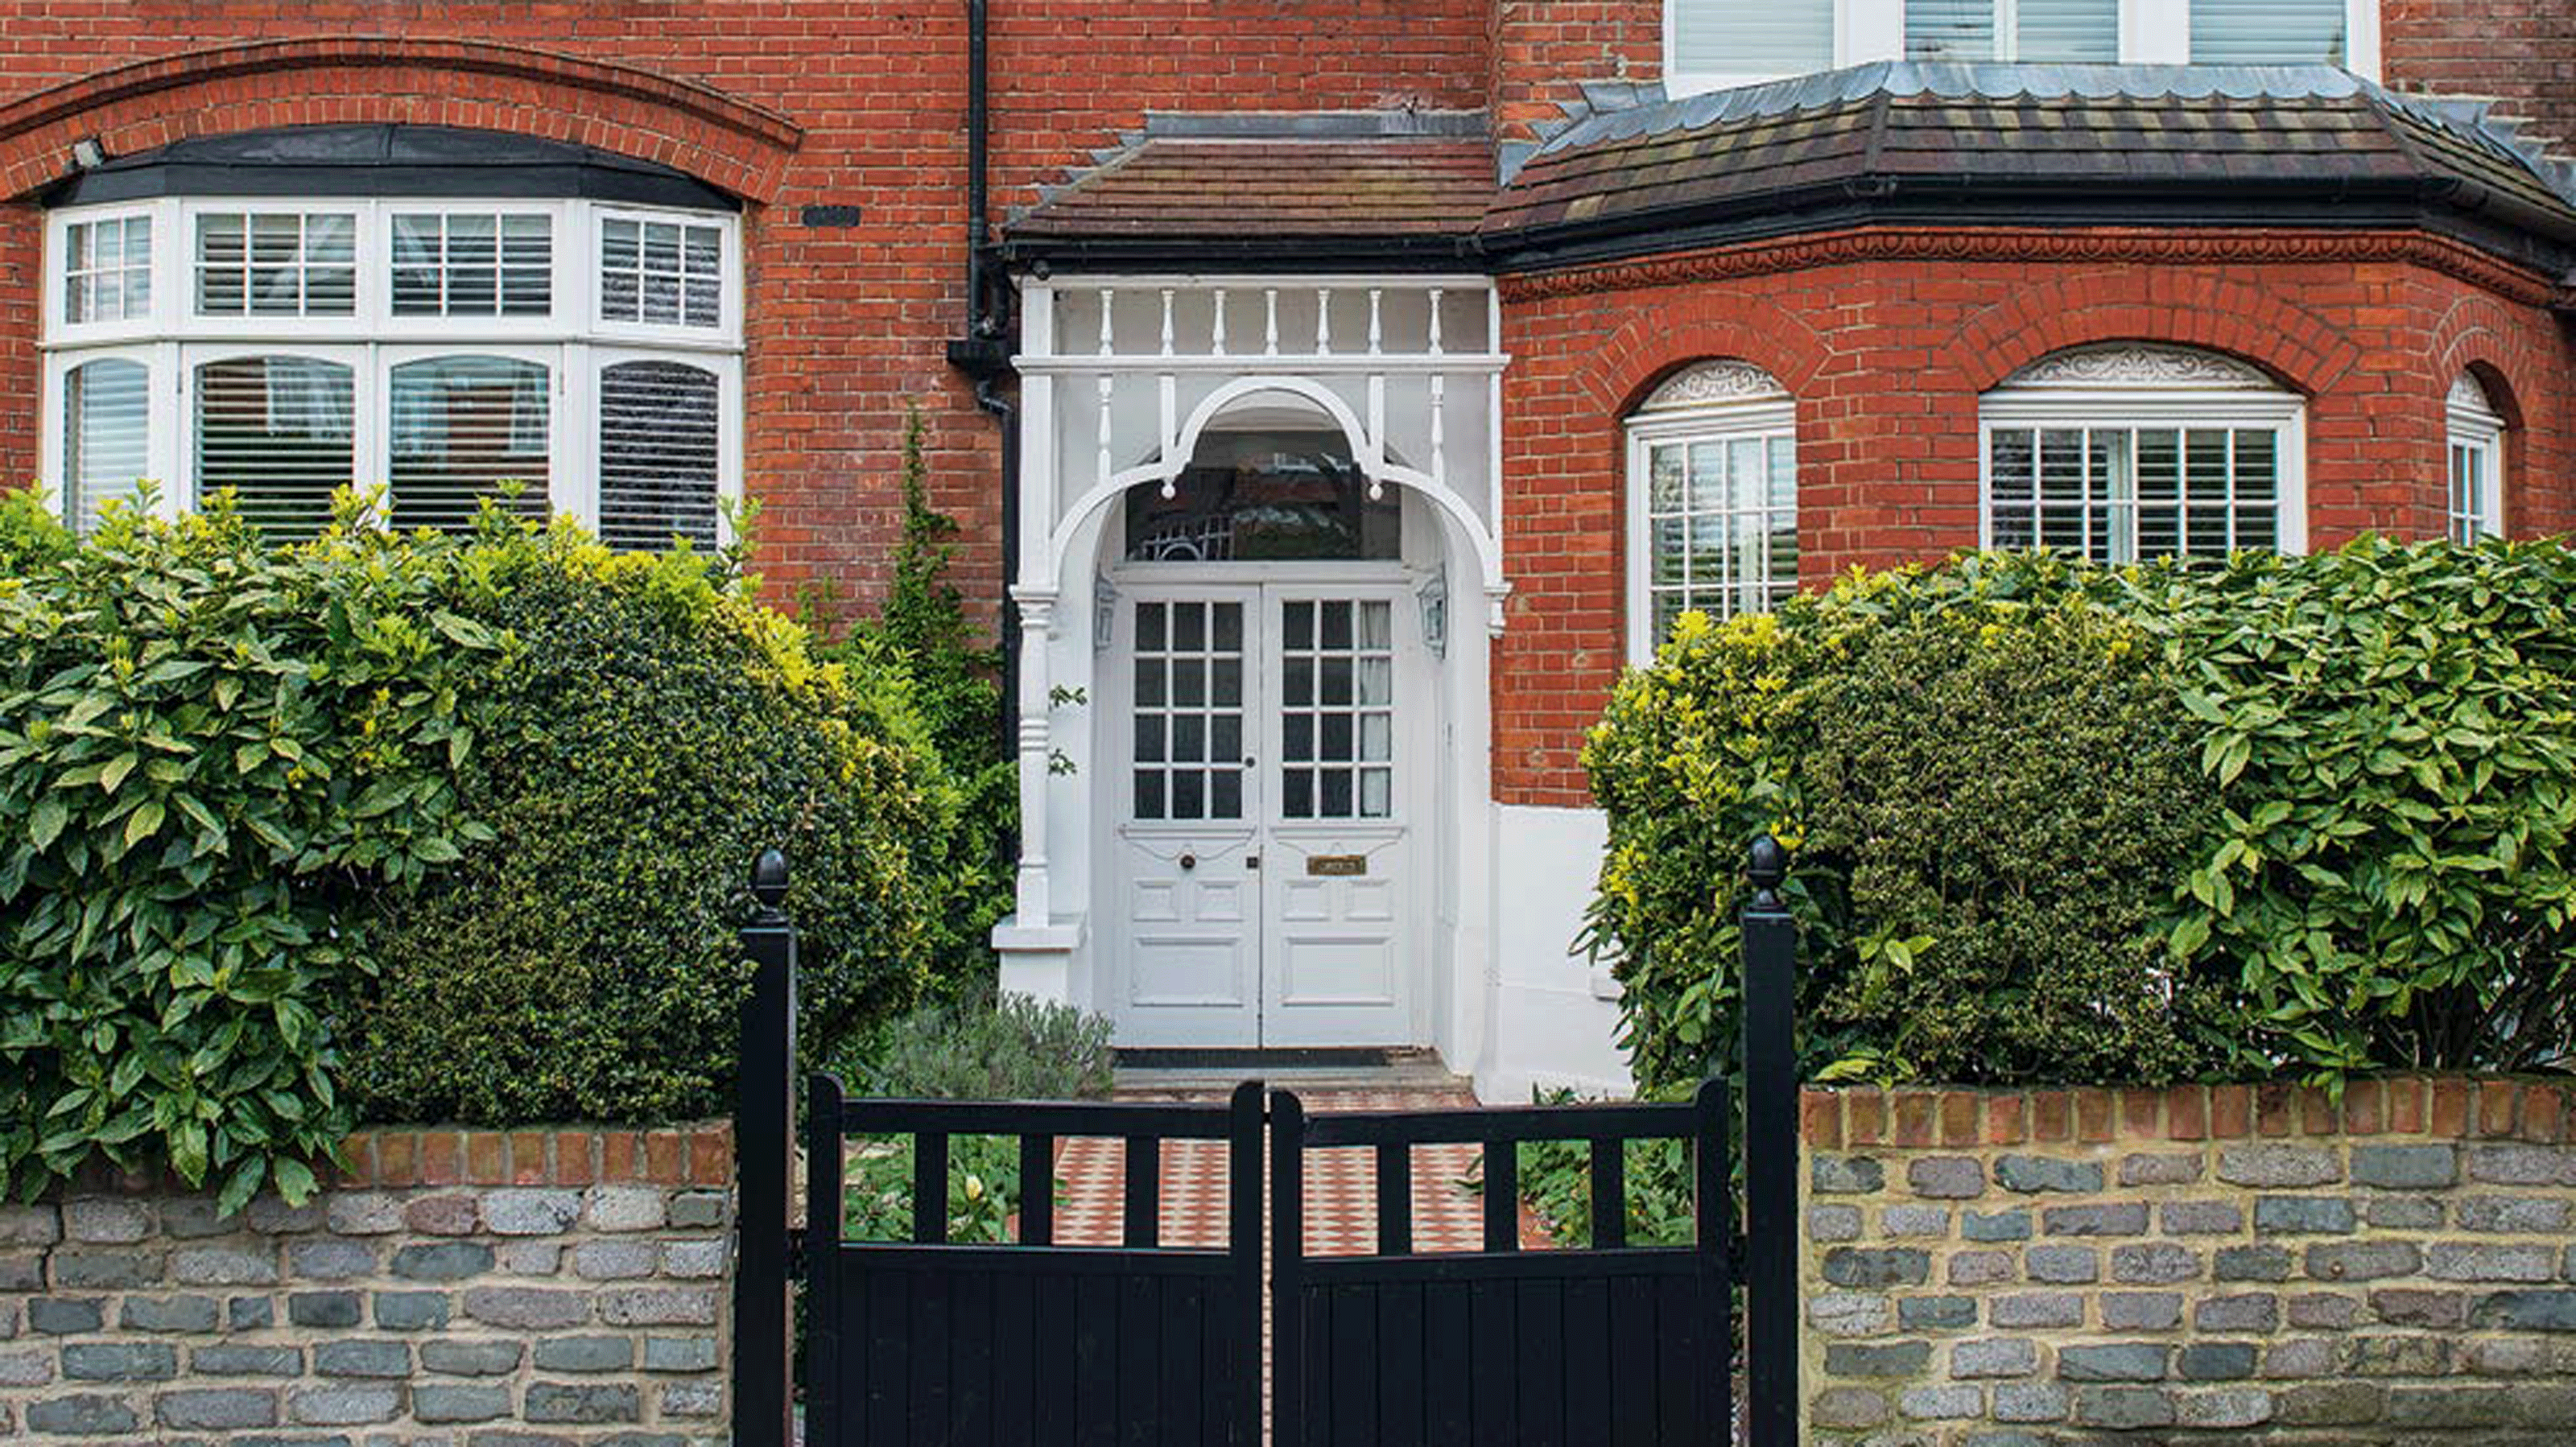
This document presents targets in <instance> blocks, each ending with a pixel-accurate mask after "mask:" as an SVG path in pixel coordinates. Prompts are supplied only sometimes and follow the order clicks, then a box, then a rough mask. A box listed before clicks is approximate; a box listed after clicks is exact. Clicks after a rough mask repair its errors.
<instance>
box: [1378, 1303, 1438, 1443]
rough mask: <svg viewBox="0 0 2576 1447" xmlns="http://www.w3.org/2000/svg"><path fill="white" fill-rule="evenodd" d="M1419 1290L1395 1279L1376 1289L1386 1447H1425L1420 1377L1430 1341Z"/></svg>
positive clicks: (1381, 1411)
mask: <svg viewBox="0 0 2576 1447" xmlns="http://www.w3.org/2000/svg"><path fill="white" fill-rule="evenodd" d="M1423 1292H1424V1288H1423V1287H1422V1285H1421V1284H1420V1283H1418V1282H1396V1283H1394V1284H1392V1285H1389V1286H1383V1287H1380V1288H1379V1289H1378V1293H1377V1335H1378V1355H1377V1371H1378V1390H1377V1402H1378V1406H1377V1431H1378V1440H1379V1441H1380V1442H1382V1443H1384V1444H1385V1447H1423V1440H1424V1434H1425V1432H1426V1430H1427V1427H1426V1423H1425V1420H1424V1415H1423V1392H1422V1379H1423V1374H1424V1370H1425V1366H1426V1363H1427V1360H1428V1353H1429V1349H1430V1345H1431V1343H1430V1339H1429V1338H1428V1337H1427V1336H1426V1335H1425V1332H1424V1327H1425V1324H1426V1323H1425V1320H1424V1317H1423V1310H1422V1298H1423Z"/></svg>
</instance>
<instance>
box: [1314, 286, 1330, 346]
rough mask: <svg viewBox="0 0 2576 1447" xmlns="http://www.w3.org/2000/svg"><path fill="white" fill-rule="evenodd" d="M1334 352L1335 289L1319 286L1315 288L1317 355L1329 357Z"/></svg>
mask: <svg viewBox="0 0 2576 1447" xmlns="http://www.w3.org/2000/svg"><path fill="white" fill-rule="evenodd" d="M1332 354H1333V289H1332V288H1331V287H1328V286H1319V287H1317V288H1315V355H1316V356H1319V357H1329V356H1331V355H1332Z"/></svg>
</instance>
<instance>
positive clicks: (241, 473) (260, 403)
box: [194, 357, 354, 541]
mask: <svg viewBox="0 0 2576 1447" xmlns="http://www.w3.org/2000/svg"><path fill="white" fill-rule="evenodd" d="M351 382H352V374H351V372H350V370H349V369H348V368H347V367H344V366H342V365H340V364H339V363H337V362H325V361H319V360H316V359H314V358H311V357H235V358H230V359H227V360H225V361H220V362H207V363H205V364H204V365H202V366H200V367H198V368H197V371H196V388H195V392H196V407H195V414H194V422H195V428H196V436H195V438H194V444H195V455H196V464H197V467H196V472H197V495H198V496H199V497H200V498H201V499H202V498H208V497H212V496H213V495H214V494H216V493H217V492H220V491H223V490H224V489H227V488H229V489H231V490H232V491H233V493H234V495H235V496H236V497H237V498H238V499H239V501H240V504H241V510H242V514H243V516H245V517H247V518H249V519H250V520H251V521H252V522H254V523H257V524H258V525H259V526H260V528H261V530H262V531H264V532H266V533H267V534H268V535H269V536H270V537H271V538H274V539H278V540H281V541H297V540H302V539H306V538H310V537H312V536H313V535H314V534H315V533H318V532H320V531H321V530H322V528H323V527H324V525H326V524H328V523H329V522H330V520H331V494H332V492H333V490H335V489H337V488H342V487H346V486H348V485H349V483H350V480H351V465H352V461H353V459H352V455H351V441H350V422H351V418H352V413H353V410H354V409H353V405H352V400H353V397H354V393H353V391H352V387H351Z"/></svg>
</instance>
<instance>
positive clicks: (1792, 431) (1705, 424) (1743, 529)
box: [1627, 361, 1798, 663]
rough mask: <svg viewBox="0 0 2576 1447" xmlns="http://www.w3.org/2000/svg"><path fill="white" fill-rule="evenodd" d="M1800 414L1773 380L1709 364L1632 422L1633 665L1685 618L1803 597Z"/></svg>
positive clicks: (1683, 377) (1675, 381)
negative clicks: (1800, 591)
mask: <svg viewBox="0 0 2576 1447" xmlns="http://www.w3.org/2000/svg"><path fill="white" fill-rule="evenodd" d="M1797 452H1798V439H1797V428H1796V419H1795V406H1794V404H1793V403H1792V402H1791V401H1790V399H1789V394H1788V393H1787V392H1786V391H1784V390H1782V388H1781V386H1780V384H1779V382H1778V381H1777V380H1775V379H1774V378H1773V377H1772V376H1771V374H1770V373H1768V372H1765V371H1763V370H1762V369H1761V368H1759V367H1755V366H1752V365H1750V364H1748V363H1744V362H1736V361H1718V362H1702V363H1699V364H1698V365H1696V366H1692V367H1687V368H1685V369H1683V370H1682V371H1680V372H1678V373H1676V374H1674V375H1673V376H1672V377H1671V378H1670V379H1669V380H1667V381H1665V382H1664V384H1663V385H1662V386H1660V387H1657V388H1656V389H1655V391H1654V393H1653V394H1652V395H1651V396H1649V397H1648V398H1647V399H1646V401H1645V403H1644V405H1642V406H1640V407H1639V408H1638V409H1637V411H1636V413H1635V415H1634V416H1632V417H1630V418H1629V419H1628V549H1627V552H1628V640H1629V649H1628V651H1629V656H1630V658H1631V659H1632V660H1633V661H1636V662H1640V663H1642V662H1644V661H1646V660H1647V659H1649V658H1651V657H1652V656H1653V654H1654V650H1655V646H1656V645H1657V644H1659V643H1662V642H1663V641H1664V640H1665V639H1667V638H1669V637H1671V636H1672V631H1673V624H1674V622H1675V620H1677V619H1679V618H1680V617H1681V615H1682V614H1684V613H1686V612H1699V613H1705V614H1707V615H1708V616H1710V617H1711V618H1727V617H1732V616H1734V615H1735V614H1738V613H1762V612H1768V611H1770V610H1771V609H1772V608H1773V607H1775V606H1777V605H1778V604H1779V603H1780V601H1781V600H1782V599H1785V598H1787V597H1788V596H1789V595H1790V594H1792V593H1794V592H1796V591H1797V589H1798V474H1797Z"/></svg>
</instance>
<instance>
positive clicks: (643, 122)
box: [0, 36, 804, 201]
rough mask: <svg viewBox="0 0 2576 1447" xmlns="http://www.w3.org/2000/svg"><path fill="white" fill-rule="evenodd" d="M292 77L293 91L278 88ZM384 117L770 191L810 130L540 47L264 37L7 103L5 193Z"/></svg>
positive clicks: (654, 77)
mask: <svg viewBox="0 0 2576 1447" xmlns="http://www.w3.org/2000/svg"><path fill="white" fill-rule="evenodd" d="M288 74H291V75H292V76H293V77H294V83H293V84H292V85H291V86H282V85H276V84H264V85H261V86H258V87H256V88H253V87H246V86H244V85H243V84H241V82H242V81H243V80H244V79H246V78H252V77H256V78H258V79H260V80H262V81H264V82H274V81H276V80H277V79H278V78H280V77H281V76H284V75H288ZM370 121H392V122H403V123H411V124H420V125H441V126H457V127H465V128H470V129H477V130H494V131H508V132H513V133H517V134H524V135H533V136H542V137H545V138H547V139H549V140H557V141H567V142H572V143H575V144H579V145H587V146H596V147H599V148H600V149H602V150H608V151H615V152H618V153H620V154H623V155H629V156H636V157H640V158H642V159H645V160H650V161H657V162H660V163H662V164H664V165H667V166H672V167H676V168H677V169H679V170H683V171H686V172H688V173H689V174H691V175H694V176H698V177H700V178H702V179H704V180H707V181H709V182H712V183H714V184H715V185H718V186H721V187H723V188H725V189H726V190H728V191H731V192H733V193H735V194H736V195H739V196H743V197H746V198H748V199H750V200H753V201H767V200H770V199H771V198H772V197H774V196H775V195H776V193H777V190H778V187H779V184H780V180H781V176H782V173H783V172H784V170H785V167H786V163H787V160H788V157H789V156H790V155H791V154H792V153H793V152H794V151H795V149H796V147H797V145H798V144H799V142H800V141H801V140H802V139H803V136H804V132H803V131H802V130H801V129H800V128H799V127H798V126H797V125H796V124H795V123H794V122H793V121H790V120H789V119H787V118H786V117H785V116H783V115H780V114H778V113H777V112H775V111H771V110H767V109H765V108H762V107H760V106H755V105H752V104H750V103H748V102H745V101H741V100H738V99H735V98H734V97H732V96H728V95H726V94H725V93H723V92H722V91H718V90H716V89H713V88H712V87H709V86H705V85H701V84H698V83H696V82H693V81H685V80H679V79H676V78H673V77H671V76H666V75H661V74H657V73H655V72H652V71H648V70H643V69H639V68H637V67H634V66H630V65H622V64H618V63H615V62H610V61H601V60H593V59H589V58H586V57H582V56H576V55H569V54H565V53H563V52H560V51H552V50H541V49H538V48H536V47H533V46H523V45H505V44H500V43H497V42H491V41H479V40H420V39H407V38H403V37H398V36H346V37H335V38H330V39H318V38H317V39H298V40H257V41H247V42H243V43H240V44H233V45H219V46H210V47H207V48H204V49H200V50H190V51H184V52H181V53H179V54H176V55H167V56H159V57H155V58H153V59H149V60H140V61H135V62H133V63H131V64H127V65H120V66H116V67H113V68H111V69H108V70H103V71H98V72H95V73H93V74H90V75H86V76H82V77H80V78H78V79H76V80H70V81H66V82H64V83H62V84H60V85H56V86H52V87H49V88H47V89H45V90H41V91H38V92H36V93H35V94H33V95H29V96H26V97H23V98H21V99H19V100H17V101H15V102H13V103H11V104H9V105H7V106H5V107H0V193H5V194H7V195H11V196H22V195H25V194H27V193H28V192H30V191H33V190H35V189H37V188H39V187H41V186H43V185H45V184H46V183H48V182H51V181H55V180H58V179H60V178H61V177H62V176H63V175H64V174H66V173H67V172H68V170H69V169H70V166H71V151H72V145H73V143H74V142H75V141H78V140H82V139H86V138H90V137H95V138H97V139H98V141H99V142H100V144H101V145H103V146H104V147H105V148H106V149H107V150H108V152H109V153H110V154H113V155H126V154H131V153H133V152H135V151H141V150H149V149H151V148H153V147H156V146H163V145H167V144H169V143H171V142H173V141H179V140H185V139H187V138H189V137H192V136H202V135H217V134H222V133H225V132H229V131H244V130H258V129H263V128H267V127H272V126H288V125H327V124H333V123H346V122H370Z"/></svg>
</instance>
